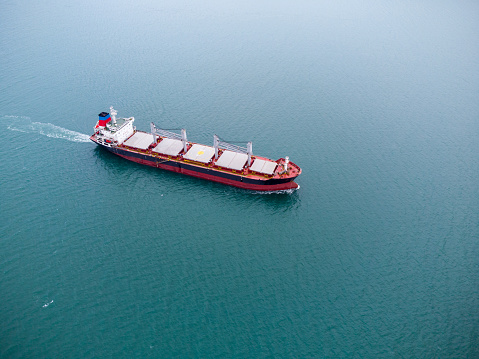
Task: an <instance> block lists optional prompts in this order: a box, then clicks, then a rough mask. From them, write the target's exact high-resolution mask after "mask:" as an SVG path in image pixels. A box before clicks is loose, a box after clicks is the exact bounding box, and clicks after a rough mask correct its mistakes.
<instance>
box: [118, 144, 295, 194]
mask: <svg viewBox="0 0 479 359" xmlns="http://www.w3.org/2000/svg"><path fill="white" fill-rule="evenodd" d="M116 154H117V155H118V156H120V157H123V158H125V159H127V160H129V161H133V162H136V163H140V164H142V165H147V166H151V167H155V168H161V169H164V170H167V171H172V172H176V173H182V174H185V175H188V176H193V177H197V178H202V179H205V180H208V181H213V182H218V183H222V184H225V185H229V186H234V187H238V188H243V189H248V190H253V191H281V190H288V189H295V188H298V184H297V183H296V182H294V181H290V182H286V183H278V184H272V185H267V184H253V183H244V182H240V181H237V180H236V181H235V180H229V179H227V178H221V177H218V176H214V175H208V174H206V173H200V172H196V171H191V170H188V169H186V168H177V167H173V166H169V165H166V164H161V163H159V164H157V163H156V162H152V161H147V160H143V159H140V158H135V157H131V156H126V155H123V154H120V153H116Z"/></svg>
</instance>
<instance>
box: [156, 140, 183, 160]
mask: <svg viewBox="0 0 479 359" xmlns="http://www.w3.org/2000/svg"><path fill="white" fill-rule="evenodd" d="M182 149H183V142H182V141H181V140H175V139H174V138H164V139H163V140H162V141H161V142H160V143H159V144H158V145H157V146H156V147H155V148H154V149H153V151H154V152H158V153H162V154H164V155H168V156H178V153H180V152H181V150H182Z"/></svg>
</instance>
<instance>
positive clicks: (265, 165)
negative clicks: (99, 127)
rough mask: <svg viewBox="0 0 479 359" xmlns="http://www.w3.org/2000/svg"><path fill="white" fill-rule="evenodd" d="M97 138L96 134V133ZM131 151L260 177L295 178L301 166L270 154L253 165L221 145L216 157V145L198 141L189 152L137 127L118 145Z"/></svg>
mask: <svg viewBox="0 0 479 359" xmlns="http://www.w3.org/2000/svg"><path fill="white" fill-rule="evenodd" d="M92 139H93V140H94V135H93V136H92ZM116 147H117V148H121V149H123V150H126V151H128V152H132V153H137V154H143V155H147V156H148V157H150V158H152V159H157V160H158V162H159V163H161V162H162V161H173V162H179V163H187V164H189V165H192V166H197V167H201V168H208V169H211V170H214V171H217V172H223V173H229V174H234V175H237V176H241V177H246V178H250V179H256V180H269V179H287V178H295V177H297V176H299V174H300V173H301V169H300V168H299V167H298V166H297V165H296V164H294V163H293V162H291V161H290V162H289V164H288V171H284V163H285V159H284V158H281V159H279V160H277V161H272V160H270V159H269V158H266V157H261V156H256V155H253V156H252V157H251V166H249V167H248V166H247V164H246V163H247V159H248V156H247V155H246V154H244V153H240V152H233V151H228V150H224V149H221V148H220V149H219V155H218V159H215V152H214V148H213V147H211V146H206V145H202V144H198V143H194V142H188V145H187V149H186V152H185V151H184V150H183V145H182V142H181V141H179V140H174V139H171V138H168V137H162V136H157V140H156V142H153V137H152V134H151V133H146V132H143V131H135V132H134V134H133V135H131V136H130V137H129V138H128V139H126V140H125V141H124V142H123V143H122V144H119V145H117V146H116Z"/></svg>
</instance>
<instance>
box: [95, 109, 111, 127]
mask: <svg viewBox="0 0 479 359" xmlns="http://www.w3.org/2000/svg"><path fill="white" fill-rule="evenodd" d="M110 121H111V117H110V114H109V113H108V112H102V113H100V114H99V115H98V126H102V127H105V126H106V124H107V123H108V122H110Z"/></svg>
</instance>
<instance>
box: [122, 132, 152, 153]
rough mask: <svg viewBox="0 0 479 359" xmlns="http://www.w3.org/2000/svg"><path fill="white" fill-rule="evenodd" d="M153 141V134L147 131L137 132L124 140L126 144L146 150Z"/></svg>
mask: <svg viewBox="0 0 479 359" xmlns="http://www.w3.org/2000/svg"><path fill="white" fill-rule="evenodd" d="M152 143H153V135H152V134H151V133H145V132H135V134H134V135H133V136H131V137H130V138H129V139H128V140H126V141H125V142H123V144H124V145H125V146H129V147H134V148H139V149H141V150H146V149H147V148H148V146H149V145H151V144H152Z"/></svg>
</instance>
